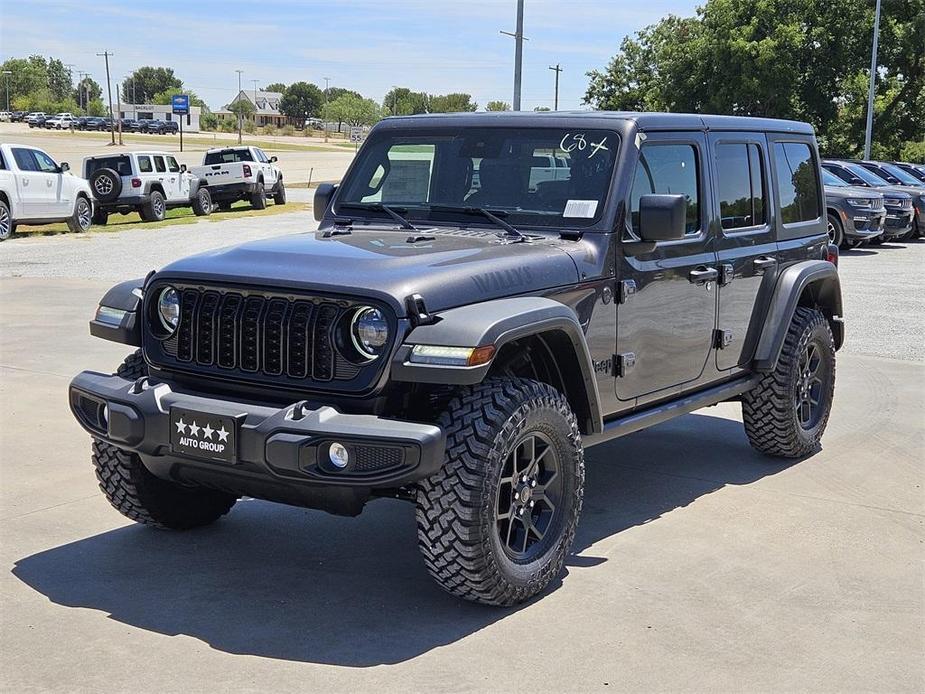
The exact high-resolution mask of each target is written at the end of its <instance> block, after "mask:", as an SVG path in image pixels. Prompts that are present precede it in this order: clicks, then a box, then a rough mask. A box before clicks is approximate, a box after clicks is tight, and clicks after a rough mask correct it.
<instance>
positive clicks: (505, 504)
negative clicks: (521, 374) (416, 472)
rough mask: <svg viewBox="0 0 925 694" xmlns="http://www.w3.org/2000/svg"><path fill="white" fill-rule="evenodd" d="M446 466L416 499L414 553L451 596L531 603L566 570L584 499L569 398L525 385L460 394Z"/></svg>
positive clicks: (513, 382) (494, 385)
mask: <svg viewBox="0 0 925 694" xmlns="http://www.w3.org/2000/svg"><path fill="white" fill-rule="evenodd" d="M440 426H441V427H442V428H443V430H444V431H445V432H446V433H447V449H446V460H445V462H444V465H443V467H442V468H441V469H440V470H439V471H438V472H436V473H435V474H433V475H431V476H430V477H428V478H426V479H424V480H422V481H421V482H420V483H419V486H418V491H417V525H418V546H419V548H420V550H421V553H422V555H423V557H424V563H425V565H426V566H427V570H428V572H429V573H430V575H431V576H432V577H433V578H434V580H435V581H436V582H437V583H438V584H439V585H440V587H442V588H443V589H444V590H446V591H447V592H449V593H451V594H453V595H456V596H458V597H461V598H464V599H466V600H470V601H473V602H479V603H483V604H486V605H513V604H516V603H519V602H522V601H524V600H527V599H528V598H530V597H532V596H534V595H536V594H537V593H539V592H541V591H542V590H544V589H545V588H546V587H547V586H548V585H549V583H550V582H551V581H552V580H553V579H554V578H556V577H557V576H558V575H559V573H560V572H561V571H562V567H563V564H564V563H565V557H566V555H567V553H568V552H569V549H570V548H571V545H572V542H573V540H574V537H575V528H576V526H577V525H578V517H579V515H580V513H581V504H582V498H583V495H584V476H585V470H584V453H583V451H582V448H581V434H580V433H579V430H578V423H577V420H576V418H575V415H574V414H573V413H572V411H571V409H570V407H569V404H568V401H567V400H566V399H565V397H564V396H563V395H562V394H561V393H559V392H558V391H556V390H555V389H553V388H552V387H550V386H548V385H546V384H544V383H539V382H537V381H531V380H526V379H510V380H501V379H489V380H486V381H484V382H483V383H480V384H478V385H475V386H471V387H468V388H464V389H462V390H461V391H459V393H458V394H457V395H456V397H454V398H453V400H452V401H451V402H450V403H449V405H448V407H447V410H446V411H445V412H444V413H443V414H442V415H441V417H440Z"/></svg>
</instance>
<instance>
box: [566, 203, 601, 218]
mask: <svg viewBox="0 0 925 694" xmlns="http://www.w3.org/2000/svg"><path fill="white" fill-rule="evenodd" d="M595 212H597V200H569V201H568V202H567V203H565V212H563V213H562V216H563V217H572V218H576V217H577V218H581V219H592V218H593V217H594V213H595Z"/></svg>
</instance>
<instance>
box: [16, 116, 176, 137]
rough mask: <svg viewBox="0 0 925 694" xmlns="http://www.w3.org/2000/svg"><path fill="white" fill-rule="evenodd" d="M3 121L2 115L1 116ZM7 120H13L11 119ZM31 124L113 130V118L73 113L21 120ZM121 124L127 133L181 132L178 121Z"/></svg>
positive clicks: (124, 121)
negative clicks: (75, 114)
mask: <svg viewBox="0 0 925 694" xmlns="http://www.w3.org/2000/svg"><path fill="white" fill-rule="evenodd" d="M0 120H2V114H0ZM7 120H13V119H12V114H11V117H10V118H8V119H7ZM20 120H22V121H24V122H25V123H28V124H29V127H30V128H45V129H47V130H100V131H105V130H111V129H112V125H113V121H112V118H102V117H100V116H74V115H73V114H72V113H57V114H54V115H50V114H47V113H42V112H41V111H36V112H33V113H28V114H24V115H23V116H22V118H21V119H20ZM120 122H121V125H122V131H123V132H127V133H150V134H156V135H173V134H176V133H178V132H180V125H179V124H178V123H177V121H169V120H167V121H165V120H158V119H156V118H140V119H137V120H136V119H134V118H122V119H119V120H117V121H116V125H117V126H118V125H119V124H120Z"/></svg>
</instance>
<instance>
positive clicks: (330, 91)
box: [323, 87, 363, 101]
mask: <svg viewBox="0 0 925 694" xmlns="http://www.w3.org/2000/svg"><path fill="white" fill-rule="evenodd" d="M323 93H324V97H325V99H327V100H328V101H334V99H336V98H337V97H339V96H343V95H344V94H352V95H353V96H356V97H358V98H360V99H362V98H363V95H362V94H360V93H359V92H355V91H353V90H352V89H346V88H344V87H328V88H327V90H323Z"/></svg>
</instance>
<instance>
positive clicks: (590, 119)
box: [380, 111, 813, 135]
mask: <svg viewBox="0 0 925 694" xmlns="http://www.w3.org/2000/svg"><path fill="white" fill-rule="evenodd" d="M615 121H624V122H625V121H630V122H633V123H635V124H636V127H637V128H638V129H639V130H750V131H768V132H784V133H799V134H804V135H812V134H813V127H812V126H811V125H810V124H809V123H803V122H801V121H795V120H783V119H777V118H752V117H750V116H716V115H711V114H698V113H656V112H644V111H494V112H480V113H427V114H420V115H417V116H391V117H389V118H386V119H385V120H383V121H381V122H380V125H381V127H390V126H395V127H401V126H407V125H411V124H414V125H415V126H416V127H422V128H424V127H479V126H482V127H491V126H494V127H504V126H508V127H530V126H533V127H537V126H539V127H543V126H546V127H561V126H566V127H569V126H574V125H576V124H581V126H582V127H600V128H607V127H613V126H614V125H615Z"/></svg>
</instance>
